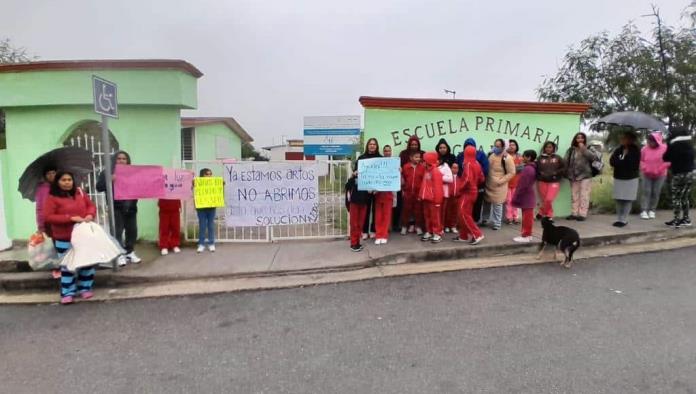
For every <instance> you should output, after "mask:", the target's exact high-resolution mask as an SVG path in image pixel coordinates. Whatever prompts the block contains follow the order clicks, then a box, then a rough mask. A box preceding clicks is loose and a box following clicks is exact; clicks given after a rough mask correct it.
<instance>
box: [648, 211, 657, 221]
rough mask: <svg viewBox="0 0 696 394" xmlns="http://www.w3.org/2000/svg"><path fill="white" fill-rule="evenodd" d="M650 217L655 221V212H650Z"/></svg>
mask: <svg viewBox="0 0 696 394" xmlns="http://www.w3.org/2000/svg"><path fill="white" fill-rule="evenodd" d="M648 217H649V218H650V219H655V211H650V212H648Z"/></svg>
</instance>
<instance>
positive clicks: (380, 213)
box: [374, 145, 396, 245]
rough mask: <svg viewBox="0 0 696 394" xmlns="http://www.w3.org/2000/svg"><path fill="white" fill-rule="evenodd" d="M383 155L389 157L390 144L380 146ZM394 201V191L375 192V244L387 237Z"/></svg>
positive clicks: (385, 240) (382, 242) (383, 242)
mask: <svg viewBox="0 0 696 394" xmlns="http://www.w3.org/2000/svg"><path fill="white" fill-rule="evenodd" d="M382 156H383V157H391V156H392V149H391V146H389V145H385V146H384V148H382ZM395 201H396V192H377V193H375V210H374V213H375V233H376V234H375V238H376V239H375V245H383V244H386V243H387V240H388V239H389V230H390V228H391V224H392V209H393V208H394V202H395Z"/></svg>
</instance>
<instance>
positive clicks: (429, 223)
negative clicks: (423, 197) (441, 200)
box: [423, 201, 442, 235]
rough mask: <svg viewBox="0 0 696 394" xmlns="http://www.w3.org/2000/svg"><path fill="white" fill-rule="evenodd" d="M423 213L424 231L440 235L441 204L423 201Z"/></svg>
mask: <svg viewBox="0 0 696 394" xmlns="http://www.w3.org/2000/svg"><path fill="white" fill-rule="evenodd" d="M423 213H424V216H425V231H426V232H428V233H430V234H433V235H436V234H437V235H442V220H440V217H441V216H442V204H434V203H432V202H430V201H423Z"/></svg>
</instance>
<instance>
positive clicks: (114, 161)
mask: <svg viewBox="0 0 696 394" xmlns="http://www.w3.org/2000/svg"><path fill="white" fill-rule="evenodd" d="M118 155H124V156H126V163H127V164H129V165H130V164H131V157H130V155H129V154H128V152H126V151H125V150H120V151H117V152H116V153H114V156H113V157H112V158H111V167H113V168H114V169H115V168H116V158H117V157H118Z"/></svg>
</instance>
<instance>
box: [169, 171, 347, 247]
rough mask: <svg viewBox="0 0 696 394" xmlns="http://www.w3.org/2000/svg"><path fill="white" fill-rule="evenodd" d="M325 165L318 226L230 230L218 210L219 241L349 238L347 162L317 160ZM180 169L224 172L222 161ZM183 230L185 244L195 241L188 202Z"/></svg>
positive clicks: (193, 215) (193, 211)
mask: <svg viewBox="0 0 696 394" xmlns="http://www.w3.org/2000/svg"><path fill="white" fill-rule="evenodd" d="M316 163H319V164H320V165H322V166H326V172H325V175H321V176H320V177H319V219H318V220H317V223H312V224H297V225H285V226H250V227H246V226H245V227H238V226H234V227H229V226H227V225H226V223H225V210H224V209H223V208H220V209H218V212H217V217H216V220H215V233H216V241H218V242H273V241H278V240H289V239H321V238H343V237H346V236H348V230H349V223H348V212H347V211H346V208H345V193H344V186H345V184H346V182H347V181H348V177H349V176H350V173H351V163H350V161H349V160H317V161H316ZM183 167H184V168H186V169H188V170H192V171H194V172H195V175H196V176H197V175H198V174H199V172H200V170H201V169H203V168H209V169H210V170H212V171H213V176H222V175H223V174H224V173H225V168H224V164H223V163H222V161H197V160H184V161H183ZM183 216H184V220H183V224H184V226H183V228H184V233H185V236H186V240H187V241H197V240H198V234H199V232H198V217H197V214H196V209H195V207H194V206H193V203H192V202H191V201H186V202H184V206H183Z"/></svg>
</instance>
